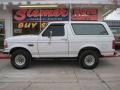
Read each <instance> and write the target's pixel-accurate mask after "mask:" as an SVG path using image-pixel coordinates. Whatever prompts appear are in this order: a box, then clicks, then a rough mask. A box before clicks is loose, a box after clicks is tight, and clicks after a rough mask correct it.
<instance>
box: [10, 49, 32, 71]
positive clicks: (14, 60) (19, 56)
mask: <svg viewBox="0 0 120 90" xmlns="http://www.w3.org/2000/svg"><path fill="white" fill-rule="evenodd" d="M30 62H31V56H30V54H29V53H28V52H27V51H26V50H16V51H14V52H13V53H12V55H11V64H12V66H13V67H15V68H17V69H24V68H27V67H28V66H29V64H30Z"/></svg>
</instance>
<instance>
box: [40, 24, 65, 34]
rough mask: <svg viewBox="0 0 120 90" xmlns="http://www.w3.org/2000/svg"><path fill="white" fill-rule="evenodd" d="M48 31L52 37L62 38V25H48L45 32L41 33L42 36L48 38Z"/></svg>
mask: <svg viewBox="0 0 120 90" xmlns="http://www.w3.org/2000/svg"><path fill="white" fill-rule="evenodd" d="M50 31H52V36H64V35H65V32H64V24H52V25H50V26H49V27H48V28H47V29H46V30H45V32H43V34H42V36H49V34H50Z"/></svg>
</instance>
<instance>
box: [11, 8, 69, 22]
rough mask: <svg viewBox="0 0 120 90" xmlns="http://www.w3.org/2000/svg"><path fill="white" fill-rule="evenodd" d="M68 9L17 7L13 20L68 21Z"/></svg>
mask: <svg viewBox="0 0 120 90" xmlns="http://www.w3.org/2000/svg"><path fill="white" fill-rule="evenodd" d="M68 20H69V15H68V9H64V8H58V9H17V10H13V21H68Z"/></svg>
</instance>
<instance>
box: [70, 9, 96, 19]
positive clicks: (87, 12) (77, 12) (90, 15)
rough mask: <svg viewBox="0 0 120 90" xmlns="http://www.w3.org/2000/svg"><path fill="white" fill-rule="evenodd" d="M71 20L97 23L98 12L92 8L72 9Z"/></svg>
mask: <svg viewBox="0 0 120 90" xmlns="http://www.w3.org/2000/svg"><path fill="white" fill-rule="evenodd" d="M71 20H73V21H97V20H98V11H97V9H94V8H73V10H72V16H71Z"/></svg>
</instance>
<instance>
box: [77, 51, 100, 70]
mask: <svg viewBox="0 0 120 90" xmlns="http://www.w3.org/2000/svg"><path fill="white" fill-rule="evenodd" d="M78 59H79V63H80V65H81V66H82V67H83V68H85V69H94V68H96V67H97V65H98V63H99V55H98V53H97V52H95V51H92V50H86V51H83V52H82V53H81V54H80V55H79V57H78Z"/></svg>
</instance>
